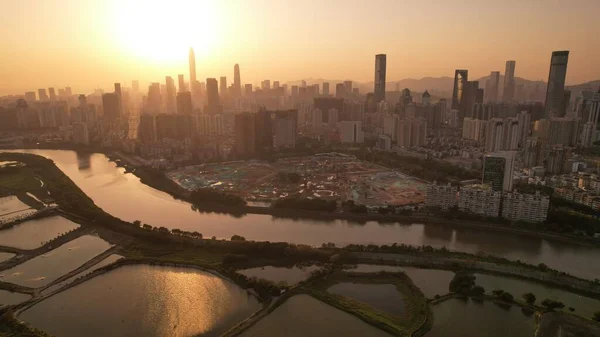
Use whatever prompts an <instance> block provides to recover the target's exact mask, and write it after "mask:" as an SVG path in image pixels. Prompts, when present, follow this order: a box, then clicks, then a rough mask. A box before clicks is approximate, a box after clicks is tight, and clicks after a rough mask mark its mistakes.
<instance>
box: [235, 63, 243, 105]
mask: <svg viewBox="0 0 600 337" xmlns="http://www.w3.org/2000/svg"><path fill="white" fill-rule="evenodd" d="M233 95H234V96H236V97H239V96H242V82H241V79H240V66H239V65H238V64H237V63H236V64H235V65H234V66H233Z"/></svg>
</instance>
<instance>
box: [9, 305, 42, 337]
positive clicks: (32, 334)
mask: <svg viewBox="0 0 600 337" xmlns="http://www.w3.org/2000/svg"><path fill="white" fill-rule="evenodd" d="M0 337H50V335H48V334H46V333H45V332H43V331H40V330H37V329H34V328H30V327H29V326H27V325H24V324H21V323H19V322H17V320H16V319H15V318H14V316H13V312H12V311H11V310H7V311H5V312H4V313H3V314H2V316H1V317H0Z"/></svg>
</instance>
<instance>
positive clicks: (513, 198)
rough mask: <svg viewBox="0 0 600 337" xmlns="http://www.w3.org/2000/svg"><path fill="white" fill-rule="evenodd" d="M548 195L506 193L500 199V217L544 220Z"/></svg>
mask: <svg viewBox="0 0 600 337" xmlns="http://www.w3.org/2000/svg"><path fill="white" fill-rule="evenodd" d="M549 208H550V197H548V196H545V195H541V194H540V193H539V192H537V193H535V194H526V193H519V192H516V191H515V192H512V193H506V194H504V196H503V199H502V217H503V218H505V219H508V220H513V221H527V222H544V221H546V218H547V217H548V209H549Z"/></svg>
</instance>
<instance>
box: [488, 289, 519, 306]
mask: <svg viewBox="0 0 600 337" xmlns="http://www.w3.org/2000/svg"><path fill="white" fill-rule="evenodd" d="M492 294H493V295H494V297H495V298H497V299H499V300H501V301H504V302H507V303H512V302H514V300H515V297H514V296H513V295H512V294H511V293H508V292H506V291H504V290H502V289H496V290H493V291H492Z"/></svg>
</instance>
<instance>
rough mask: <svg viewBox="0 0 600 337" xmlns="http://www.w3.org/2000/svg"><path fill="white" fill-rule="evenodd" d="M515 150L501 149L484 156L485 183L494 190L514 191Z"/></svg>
mask: <svg viewBox="0 0 600 337" xmlns="http://www.w3.org/2000/svg"><path fill="white" fill-rule="evenodd" d="M515 156H516V152H515V151H501V152H495V153H492V154H488V155H486V156H485V157H484V158H483V179H482V181H483V184H487V185H489V186H491V187H492V189H493V190H494V191H508V192H510V191H512V188H513V174H514V170H515Z"/></svg>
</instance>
